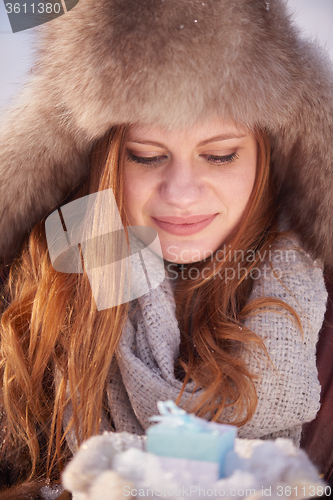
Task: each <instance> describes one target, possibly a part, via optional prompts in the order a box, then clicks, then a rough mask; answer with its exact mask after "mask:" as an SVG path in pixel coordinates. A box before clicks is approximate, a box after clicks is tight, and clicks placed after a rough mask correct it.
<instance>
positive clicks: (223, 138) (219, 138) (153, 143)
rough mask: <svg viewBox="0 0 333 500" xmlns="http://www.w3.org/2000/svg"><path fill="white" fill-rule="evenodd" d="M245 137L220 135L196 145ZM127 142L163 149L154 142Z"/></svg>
mask: <svg viewBox="0 0 333 500" xmlns="http://www.w3.org/2000/svg"><path fill="white" fill-rule="evenodd" d="M244 137H245V135H244V134H243V135H237V134H222V135H217V136H215V137H211V138H210V139H206V140H205V141H202V142H200V143H199V144H198V146H204V145H205V144H208V143H210V142H217V141H227V140H228V139H243V138H244ZM128 142H135V143H136V144H146V145H154V146H158V147H160V148H162V149H163V148H165V146H163V144H161V143H159V142H155V141H137V140H130V141H128Z"/></svg>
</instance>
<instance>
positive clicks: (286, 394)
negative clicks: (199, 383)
mask: <svg viewBox="0 0 333 500" xmlns="http://www.w3.org/2000/svg"><path fill="white" fill-rule="evenodd" d="M256 276H257V280H255V281H254V287H253V291H252V294H251V296H250V302H251V301H253V300H254V299H257V298H261V297H275V298H277V299H281V300H283V301H284V302H285V303H286V304H287V305H289V306H291V307H292V308H293V309H294V311H295V312H296V313H297V315H298V317H299V319H300V321H301V324H302V328H303V334H302V332H301V330H300V328H299V327H298V326H297V324H296V322H295V319H294V318H293V316H292V314H291V313H290V312H289V311H287V310H286V309H285V308H283V307H282V306H277V305H274V306H269V307H268V308H266V310H264V309H260V310H258V312H257V313H256V314H255V315H253V316H251V317H249V318H247V320H246V321H245V325H246V326H247V327H249V328H250V329H251V330H252V331H253V332H255V333H256V334H257V335H258V336H259V337H261V338H262V339H263V340H264V342H265V345H266V347H267V351H268V354H269V357H270V360H271V363H267V356H265V355H263V353H261V352H260V351H259V350H256V349H253V350H252V353H251V354H248V353H246V354H244V356H245V358H246V362H247V363H248V364H249V366H250V369H251V371H252V373H254V374H255V375H256V376H257V377H258V378H257V380H256V381H255V384H256V388H257V394H258V405H257V408H256V411H255V414H254V416H253V417H252V419H251V420H250V421H249V422H248V423H247V424H245V425H244V426H243V427H242V428H241V429H239V437H244V438H251V439H254V438H263V439H265V438H266V439H267V438H276V437H289V438H291V439H293V440H294V441H295V443H296V444H299V440H300V432H301V424H303V423H304V422H309V421H311V420H313V419H314V418H315V416H316V413H317V412H318V410H319V406H320V404H319V399H320V384H319V381H318V376H317V367H316V343H317V340H318V333H319V330H320V328H321V326H322V323H323V320H324V314H325V310H326V301H327V292H326V288H325V283H324V277H323V268H322V265H321V263H320V262H319V261H313V260H312V259H311V257H310V256H309V255H308V254H307V253H306V252H305V251H304V250H303V249H302V248H301V247H300V246H299V243H298V240H297V239H296V237H290V238H288V239H283V240H281V241H280V242H279V243H278V244H276V246H274V249H270V251H269V256H268V258H265V260H264V262H262V264H261V265H260V266H259V267H258V269H257V274H256Z"/></svg>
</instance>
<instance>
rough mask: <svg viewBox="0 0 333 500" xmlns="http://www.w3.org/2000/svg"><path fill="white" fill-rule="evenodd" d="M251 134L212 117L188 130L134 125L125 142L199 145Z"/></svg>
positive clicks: (230, 122) (242, 127)
mask: <svg viewBox="0 0 333 500" xmlns="http://www.w3.org/2000/svg"><path fill="white" fill-rule="evenodd" d="M249 134H251V132H250V130H249V129H247V128H246V127H244V126H243V125H240V124H236V123H234V122H232V121H230V120H229V121H226V120H224V119H222V118H220V117H213V118H210V119H206V120H204V121H201V122H197V123H196V124H195V125H194V126H192V127H188V128H174V129H173V130H167V129H164V128H162V127H160V126H154V125H148V124H144V123H136V124H133V125H131V126H130V127H129V129H128V133H127V140H130V141H135V140H138V141H139V140H141V141H144V140H151V141H157V142H163V141H166V142H169V141H170V142H178V141H179V140H181V141H182V142H184V141H185V142H191V143H200V142H203V141H205V140H208V139H211V138H215V137H219V139H217V140H226V139H232V138H238V137H244V136H246V135H249Z"/></svg>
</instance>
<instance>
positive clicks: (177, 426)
mask: <svg viewBox="0 0 333 500" xmlns="http://www.w3.org/2000/svg"><path fill="white" fill-rule="evenodd" d="M158 409H159V411H160V413H161V414H162V415H158V416H156V417H152V418H151V420H157V421H159V423H158V424H156V425H152V426H151V427H149V428H148V429H147V431H146V435H147V444H146V448H147V451H148V452H150V453H154V454H155V455H159V456H163V457H174V458H186V459H189V460H200V461H205V462H206V461H207V462H217V463H218V464H219V477H220V478H222V477H225V473H224V464H225V458H226V455H227V453H228V452H229V451H231V450H233V449H234V443H235V438H236V434H237V427H235V426H233V425H225V424H218V423H216V422H207V421H206V420H204V419H202V418H199V417H196V416H194V415H192V414H188V413H186V412H185V411H184V410H181V409H180V408H178V407H177V406H176V405H175V404H174V402H173V401H165V402H162V401H159V402H158Z"/></svg>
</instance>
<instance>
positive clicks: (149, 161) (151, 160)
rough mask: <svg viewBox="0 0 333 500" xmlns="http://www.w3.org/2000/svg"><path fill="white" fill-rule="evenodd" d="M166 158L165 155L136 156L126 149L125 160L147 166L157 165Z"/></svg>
mask: <svg viewBox="0 0 333 500" xmlns="http://www.w3.org/2000/svg"><path fill="white" fill-rule="evenodd" d="M166 158H167V156H136V155H134V154H133V153H131V152H130V151H128V158H127V160H128V161H131V162H133V163H139V164H140V165H145V166H148V167H149V166H155V165H159V164H160V163H162V161H163V160H165V159H166Z"/></svg>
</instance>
